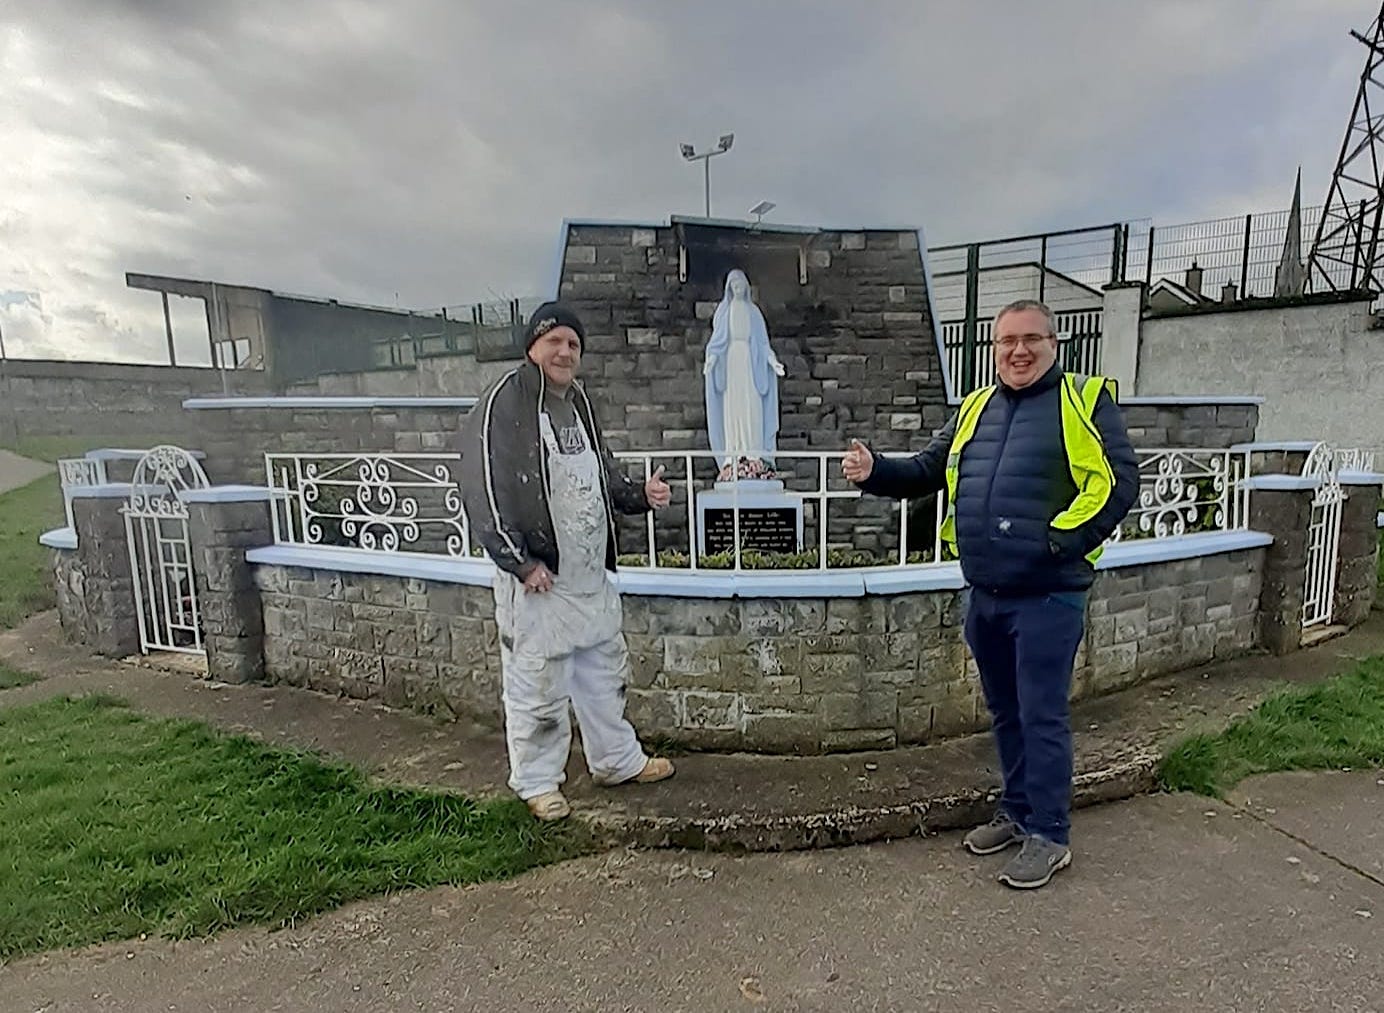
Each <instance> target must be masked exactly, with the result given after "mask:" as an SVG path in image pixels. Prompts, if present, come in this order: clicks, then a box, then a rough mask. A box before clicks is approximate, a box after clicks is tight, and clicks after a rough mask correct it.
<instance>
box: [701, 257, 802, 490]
mask: <svg viewBox="0 0 1384 1013" xmlns="http://www.w3.org/2000/svg"><path fill="white" fill-rule="evenodd" d="M702 372H703V374H704V375H705V377H706V428H707V435H708V437H709V439H710V443H711V449H712V451H713V452H714V453H715V454H716V456H717V460H719V461H720V462H721V475H720V478H721V480H722V481H725V480H728V479H731V478H733V477H739V478H769V477H772V475H773V472H772V464H773V459H774V451H775V449H776V446H777V442H778V427H779V396H778V378H779V377H781V376H783V363H781V362H779V360H778V357H777V356H776V355H774V350H773V349H772V348H771V347H770V346H769V329H768V327H767V326H765V323H764V314H763V313H761V312H760V311H759V307H758V306H756V305H755V304H754V300H752V299H751V298H750V282H749V279H748V278H746V277H745V272H744V271H741V270H739V269H738V268H737V269H736V270H734V271H731V272H730V274H729V275H727V276H726V292H725V295H724V297H722V299H721V303H720V305H719V306H717V307H716V314H715V316H713V317H712V322H711V340H710V341H708V342H707V346H706V366H705V368H704V369H703V370H702ZM737 464H738V465H739V467H737Z"/></svg>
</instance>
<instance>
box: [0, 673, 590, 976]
mask: <svg viewBox="0 0 1384 1013" xmlns="http://www.w3.org/2000/svg"><path fill="white" fill-rule="evenodd" d="M0 785H3V788H4V790H3V791H0V959H5V958H12V957H14V956H16V955H19V954H23V953H29V952H33V951H37V950H42V949H49V948H53V947H61V946H75V945H81V944H85V943H92V942H97V941H100V940H108V939H122V938H128V937H131V936H135V935H137V934H139V933H141V932H148V933H163V934H166V935H171V936H186V935H198V934H204V933H210V932H212V931H215V930H218V929H221V928H224V927H226V926H230V925H236V924H241V923H248V922H259V923H268V924H271V925H276V926H278V925H286V924H292V923H293V922H295V921H297V920H299V919H302V918H304V917H306V916H308V915H312V914H314V913H317V912H321V911H325V910H327V909H329V908H333V907H336V906H338V905H340V904H342V903H344V902H346V901H349V900H352V899H355V898H360V897H365V896H368V895H371V894H378V893H384V892H389V891H394V890H401V889H405V888H411V887H426V886H433V885H436V884H439V883H473V882H478V881H482V880H493V879H501V878H505V877H509V876H513V875H516V874H518V873H520V872H523V871H525V870H527V869H531V868H533V867H535V866H538V865H542V864H545V863H548V862H553V861H557V860H559V859H562V858H566V857H570V856H572V855H575V854H578V853H581V852H583V851H585V850H587V849H588V846H589V845H588V840H587V838H585V836H584V835H583V833H582V831H581V829H580V827H578V826H576V825H573V824H570V823H568V824H566V825H558V826H548V825H539V824H537V823H535V822H534V820H533V819H532V818H531V817H530V816H529V814H528V811H527V810H526V809H525V808H524V805H523V803H521V802H519V801H517V800H504V801H495V802H484V803H476V802H472V801H469V800H467V799H464V798H460V797H457V796H451V795H442V794H429V793H425V792H420V791H412V790H404V789H397V788H376V787H371V786H370V785H369V784H368V783H367V782H366V780H365V778H364V776H363V775H362V774H360V773H359V772H358V771H356V770H354V769H352V768H350V767H345V766H337V765H332V764H329V763H325V762H323V761H320V760H318V759H315V758H312V757H310V756H307V755H305V754H300V753H293V752H287V751H284V750H279V749H274V748H270V747H267V746H265V745H262V744H260V743H256V742H253V741H251V740H249V739H245V738H234V737H230V736H226V735H222V734H219V733H217V732H215V731H213V730H212V729H209V728H208V727H206V726H205V725H201V724H198V723H194V722H189V721H169V720H162V719H154V718H149V717H144V716H142V715H140V714H137V713H135V712H133V711H131V710H129V709H128V708H127V707H126V706H125V705H124V704H122V703H121V702H120V701H117V700H111V699H108V698H98V697H84V698H81V699H72V698H63V699H54V700H49V701H46V702H44V703H40V704H35V705H32V706H27V707H21V708H13V709H0Z"/></svg>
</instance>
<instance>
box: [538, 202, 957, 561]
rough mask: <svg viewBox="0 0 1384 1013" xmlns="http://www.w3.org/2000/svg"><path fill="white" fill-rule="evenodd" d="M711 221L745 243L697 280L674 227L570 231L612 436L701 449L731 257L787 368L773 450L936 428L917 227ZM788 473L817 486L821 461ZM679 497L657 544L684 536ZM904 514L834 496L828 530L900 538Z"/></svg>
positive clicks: (628, 541)
mask: <svg viewBox="0 0 1384 1013" xmlns="http://www.w3.org/2000/svg"><path fill="white" fill-rule="evenodd" d="M717 231H719V232H723V233H724V235H723V236H722V238H723V239H728V240H730V241H733V242H734V243H735V244H738V249H737V252H736V253H734V254H733V255H729V256H730V259H727V260H726V261H725V270H720V269H718V270H716V271H715V272H711V273H708V272H702V273H701V274H700V275H699V274H698V272H697V271H696V265H695V263H694V264H693V265H692V270H691V271H690V272H689V280H688V281H680V280H679V235H680V230H679V229H678V228H677V227H666V228H657V229H642V228H630V227H623V226H574V227H573V228H572V229H571V230H570V232H569V235H568V244H567V248H566V254H565V260H564V266H563V271H562V282H561V295H562V297H563V298H564V299H565V300H567V301H569V302H571V303H572V304H573V305H574V306H575V307H576V309H577V311H578V312H579V313H580V314H581V315H582V318H583V320H584V321H585V323H586V327H587V334H588V336H587V340H586V349H587V354H586V357H585V358H584V360H583V364H582V370H583V374H584V376H585V379H586V384H587V388H588V390H589V391H590V392H591V395H592V398H593V400H594V402H595V404H596V408H597V413H598V415H599V417H600V420H601V424H602V425H603V426H604V427H605V430H606V434H607V437H608V438H609V440H610V443H611V446H612V447H613V448H615V449H617V450H644V449H655V448H656V449H663V450H679V449H689V450H705V449H707V436H706V411H705V403H704V394H703V379H702V365H703V350H704V349H705V347H706V343H707V341H708V339H709V338H710V335H711V316H712V313H713V312H714V310H715V307H716V304H717V303H718V302H719V301H720V299H721V298H722V295H723V292H724V283H725V278H724V275H725V272H726V270H729V267H730V266H736V265H739V266H742V267H744V268H745V269H746V271H747V273H748V275H749V278H750V281H751V284H753V285H754V286H755V287H756V301H757V303H758V305H759V307H760V309H761V310H762V311H763V313H764V316H765V319H766V322H767V325H768V328H769V336H770V342H771V344H772V345H773V347H774V351H775V353H776V354H777V356H778V357H779V359H780V360H781V361H782V362H783V364H784V367H785V371H786V375H785V376H784V377H783V379H781V380H780V381H779V398H780V406H781V409H780V416H779V419H780V421H779V440H778V446H779V449H780V450H782V451H791V450H813V451H815V450H840V449H842V448H844V447H845V446H847V445H848V440H849V437H850V436H859V437H861V438H863V439H866V440H868V441H869V442H870V443H871V444H872V445H873V446H875V447H876V448H878V449H880V450H906V449H909V448H910V447H915V446H917V445H918V436H919V433H920V431H921V432H922V433H929V432H931V431H932V430H934V429H937V428H939V427H940V426H942V424H943V423H944V422H945V421H946V418H947V414H948V408H947V404H946V398H945V394H944V387H943V381H942V372H941V362H940V358H939V356H938V350H937V343H936V339H935V337H934V335H933V326H932V320H931V318H930V315H929V311H928V298H927V288H926V281H925V278H924V274H923V266H922V259H921V258H920V256H919V253H918V242H917V234H916V233H914V232H908V231H870V232H833V231H824V232H820V233H817V234H816V235H814V236H812V237H810V240H805V239H804V237H801V236H790V237H785V235H783V234H778V233H771V232H764V233H756V232H752V231H746V230H743V229H725V230H717ZM800 241H806V242H807V243H808V246H807V253H806V258H807V282H806V284H801V285H800V284H799V283H798V274H797V270H798V268H797V258H796V255H795V254H791V253H790V254H788V255H787V256H784V255H783V251H784V250H785V249H786V248H787V245H791V244H795V243H798V242H800ZM688 256H689V257H690V258H695V257H697V256H698V253H697V252H696V250H689V252H688ZM776 256H777V258H778V259H777V260H774V259H773V258H774V257H776ZM756 264H759V265H761V266H759V267H756ZM768 264H772V265H773V266H772V267H769V266H764V265H768ZM785 463H786V462H785ZM700 467H701V468H704V469H706V471H705V472H704V473H700V474H699V476H698V477H699V481H698V483H697V487H698V488H709V487H710V482H711V478H712V475H713V473H714V469H713V468H712V467H711V465H710V463H709V462H703V464H702V465H701V466H700ZM793 471H794V473H795V475H796V477H795V478H790V480H789V482H790V485H791V486H792V487H793V488H797V489H801V490H811V489H813V488H815V487H816V482H817V473H816V469H815V466H814V465H812V464H811V463H807V462H804V463H802V464H801V465H799V466H797V467H794V468H793ZM668 473H669V474H670V475H680V474H683V472H682V466H681V464H676V465H674V464H670V466H669V467H668ZM683 502H684V501H682V499H681V493H679V501H678V502H675V503H674V508H673V509H672V510H670V511H668V513H667V514H666V515H665V517H664V518H663V520H662V522H661V525H660V530H661V533H662V534H663V536H664V540H663V541H662V542H661V544H660V547H661V548H662V547H666V548H680V549H685V548H686V544H687V525H686V517H687V512H686V508H685V505H683ZM895 512H896V508H891V506H890V505H889V504H886V503H883V502H880V501H876V500H868V499H867V500H861V501H842V500H838V501H837V502H836V503H834V504H833V505H832V509H831V512H830V517H831V521H832V524H831V532H832V541H833V542H840V543H842V544H849V545H852V546H853V547H854V548H856V549H858V550H862V551H873V552H888V551H893V550H894V548H895V547H896V546H897V522H894V523H892V524H891V523H890V520H891V518H892V516H893V515H894V513H895ZM808 523H809V525H812V524H814V523H815V522H814V521H813V520H812V519H811V518H810V517H809V518H808ZM809 539H810V534H809ZM621 544H622V547H623V548H625V549H627V550H633V551H640V550H642V547H643V544H644V540H643V537H642V530H641V528H640V524H639V522H637V521H636V522H628V523H626V524H625V526H624V527H623V528H622V531H621Z"/></svg>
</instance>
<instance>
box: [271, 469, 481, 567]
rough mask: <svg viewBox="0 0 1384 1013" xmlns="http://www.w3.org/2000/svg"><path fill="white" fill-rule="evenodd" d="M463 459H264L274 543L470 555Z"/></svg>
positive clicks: (471, 551) (374, 550) (378, 550)
mask: <svg viewBox="0 0 1384 1013" xmlns="http://www.w3.org/2000/svg"><path fill="white" fill-rule="evenodd" d="M460 463H461V456H460V455H459V454H373V453H361V454H266V455H265V469H266V472H267V474H268V479H269V487H270V488H271V489H272V490H274V491H275V492H276V493H277V494H278V495H276V496H274V497H273V498H272V503H273V509H272V512H271V513H272V520H273V526H274V540H275V542H277V543H279V544H281V545H320V546H333V547H338V548H352V549H361V550H364V551H367V552H409V553H421V554H426V555H447V556H468V555H472V554H473V547H472V546H471V540H470V537H469V533H468V530H467V524H466V515H465V512H464V511H463V510H462V506H461V489H460V487H459V485H458V484H457V479H456V473H457V469H458V466H459V465H460Z"/></svg>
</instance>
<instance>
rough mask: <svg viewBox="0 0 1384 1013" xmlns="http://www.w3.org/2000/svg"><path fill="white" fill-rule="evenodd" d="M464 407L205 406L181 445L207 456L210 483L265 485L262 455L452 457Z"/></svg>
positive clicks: (188, 421) (192, 415) (191, 414)
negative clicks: (367, 453)
mask: <svg viewBox="0 0 1384 1013" xmlns="http://www.w3.org/2000/svg"><path fill="white" fill-rule="evenodd" d="M465 411H466V409H464V408H458V407H439V406H434V407H427V406H424V407H412V406H408V405H389V406H386V407H377V408H326V407H322V408H307V407H291V408H290V407H268V408H206V409H196V410H192V411H185V412H184V413H183V414H182V416H181V417H182V419H183V421H184V432H183V435H182V437H181V440H184V441H186V442H185V443H180V445H182V446H186V447H188V448H189V449H193V450H201V451H203V452H205V453H206V455H207V456H206V460H205V461H204V462H203V465H204V467H205V469H206V472H207V477H208V478H210V479H211V481H212V482H213V483H217V484H220V483H226V484H235V483H253V484H258V485H263V484H264V481H265V471H264V455H265V454H266V453H284V454H349V453H354V452H357V451H374V452H377V453H425V452H444V453H454V452H456V451H457V450H458V449H459V444H458V442H457V436H456V434H457V430H458V429H459V428H460V426H461V419H462V416H463V415H464V413H465Z"/></svg>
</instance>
